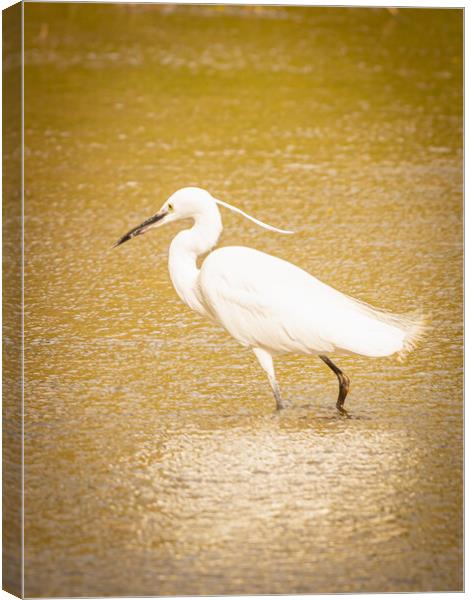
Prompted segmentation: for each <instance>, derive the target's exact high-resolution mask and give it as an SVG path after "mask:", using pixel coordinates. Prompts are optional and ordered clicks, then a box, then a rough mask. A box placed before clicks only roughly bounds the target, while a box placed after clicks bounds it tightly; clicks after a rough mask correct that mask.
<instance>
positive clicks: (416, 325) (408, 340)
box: [398, 313, 428, 360]
mask: <svg viewBox="0 0 470 600" xmlns="http://www.w3.org/2000/svg"><path fill="white" fill-rule="evenodd" d="M399 318H400V320H401V321H402V323H403V324H402V326H401V329H403V330H404V331H406V335H405V339H404V340H403V348H402V350H401V351H400V352H399V353H398V358H399V360H403V359H404V358H405V356H406V355H407V354H408V353H409V352H411V351H412V350H414V349H415V348H416V346H417V344H418V343H419V342H420V341H421V340H422V339H423V337H424V336H425V334H426V331H427V330H428V325H427V319H426V315H424V314H422V313H409V314H406V315H400V317H399Z"/></svg>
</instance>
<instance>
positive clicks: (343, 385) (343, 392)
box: [320, 354, 349, 415]
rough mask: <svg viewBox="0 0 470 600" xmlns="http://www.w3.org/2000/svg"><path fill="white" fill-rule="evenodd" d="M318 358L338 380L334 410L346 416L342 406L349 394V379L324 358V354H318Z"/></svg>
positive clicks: (330, 361)
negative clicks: (337, 392)
mask: <svg viewBox="0 0 470 600" xmlns="http://www.w3.org/2000/svg"><path fill="white" fill-rule="evenodd" d="M320 358H321V359H322V361H323V362H324V363H326V364H327V365H328V366H329V367H330V369H331V370H332V371H333V373H335V375H336V377H337V378H338V381H339V394H338V400H337V401H336V408H337V409H338V410H339V412H340V413H341V414H342V415H347V414H348V413H347V412H346V411H345V410H344V408H343V404H344V401H345V400H346V396H347V395H348V392H349V377H348V376H347V375H345V374H344V373H343V371H341V369H339V368H338V367H337V366H336V365H335V363H334V362H333V361H332V360H330V359H329V358H328V356H325V355H324V354H320Z"/></svg>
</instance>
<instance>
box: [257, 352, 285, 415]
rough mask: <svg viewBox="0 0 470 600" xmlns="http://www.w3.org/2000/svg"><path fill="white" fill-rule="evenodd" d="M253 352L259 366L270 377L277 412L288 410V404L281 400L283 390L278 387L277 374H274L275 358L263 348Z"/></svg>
mask: <svg viewBox="0 0 470 600" xmlns="http://www.w3.org/2000/svg"><path fill="white" fill-rule="evenodd" d="M253 352H254V353H255V355H256V358H257V359H258V361H259V364H260V365H261V367H262V368H263V370H264V371H265V373H266V375H267V376H268V379H269V383H270V385H271V389H272V391H273V394H274V398H275V399H276V407H277V410H281V408H286V407H287V404H285V403H284V402H283V400H282V398H281V390H280V389H279V386H278V385H277V381H276V374H275V372H274V364H273V357H272V356H271V355H270V354H269V352H266V350H263V349H262V348H253Z"/></svg>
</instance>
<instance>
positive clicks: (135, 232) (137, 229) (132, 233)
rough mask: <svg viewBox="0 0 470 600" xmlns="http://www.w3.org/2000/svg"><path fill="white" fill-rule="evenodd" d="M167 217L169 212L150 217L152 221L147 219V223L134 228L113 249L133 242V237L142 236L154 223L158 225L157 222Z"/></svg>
mask: <svg viewBox="0 0 470 600" xmlns="http://www.w3.org/2000/svg"><path fill="white" fill-rule="evenodd" d="M166 215H167V212H159V213H157V214H156V215H153V217H150V219H147V220H146V221H144V222H143V223H141V224H140V225H138V226H137V227H134V229H131V230H130V231H128V232H127V233H126V235H123V236H122V238H119V239H118V241H117V242H116V243H115V244H114V246H113V248H116V246H120V245H121V244H124V242H127V240H131V239H132V238H133V237H136V236H138V235H141V234H142V233H145V232H146V231H147V229H150V227H151V226H152V225H153V224H154V223H157V221H160V220H161V219H163V217H165V216H166Z"/></svg>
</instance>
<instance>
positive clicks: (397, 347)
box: [346, 296, 428, 360]
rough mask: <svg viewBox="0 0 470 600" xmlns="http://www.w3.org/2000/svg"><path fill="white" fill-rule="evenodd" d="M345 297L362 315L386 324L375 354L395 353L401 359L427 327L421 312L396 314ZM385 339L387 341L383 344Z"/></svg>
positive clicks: (415, 343) (419, 338)
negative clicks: (378, 348)
mask: <svg viewBox="0 0 470 600" xmlns="http://www.w3.org/2000/svg"><path fill="white" fill-rule="evenodd" d="M346 299H347V300H346V301H347V302H348V303H349V305H350V306H351V307H353V308H354V310H355V311H356V312H358V313H359V314H361V315H362V316H365V317H368V318H369V319H372V320H376V321H380V322H382V323H384V324H385V325H387V326H388V327H387V329H386V330H384V331H383V334H384V335H383V337H381V342H382V343H381V344H380V346H381V348H380V350H378V352H377V354H376V356H387V355H389V354H395V353H396V354H398V358H399V360H403V359H404V357H405V356H406V355H407V354H408V353H409V352H411V351H412V350H413V349H414V348H415V347H416V345H417V344H418V342H419V341H420V340H421V339H422V338H423V336H424V335H425V333H426V331H427V329H428V326H427V325H426V322H427V317H426V315H424V314H423V313H421V312H410V313H405V314H396V313H391V312H387V311H385V310H381V309H378V308H375V307H374V306H371V305H370V304H367V303H366V302H362V301H361V300H357V299H356V298H352V297H351V296H346ZM387 340H388V342H389V343H385V344H384V342H386V341H387ZM387 348H388V350H387ZM376 350H377V349H376Z"/></svg>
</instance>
